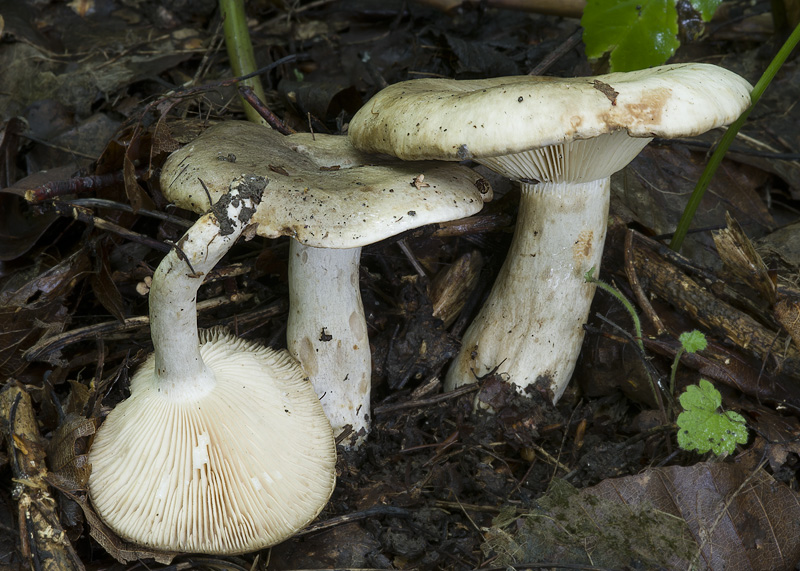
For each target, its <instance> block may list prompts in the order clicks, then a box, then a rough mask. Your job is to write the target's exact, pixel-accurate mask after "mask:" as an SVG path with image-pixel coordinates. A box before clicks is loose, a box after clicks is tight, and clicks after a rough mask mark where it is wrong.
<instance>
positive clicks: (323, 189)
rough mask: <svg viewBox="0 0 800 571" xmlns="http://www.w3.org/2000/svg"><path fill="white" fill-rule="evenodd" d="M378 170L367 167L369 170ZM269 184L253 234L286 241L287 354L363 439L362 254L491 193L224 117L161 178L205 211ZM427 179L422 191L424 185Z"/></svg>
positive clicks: (429, 166) (426, 169)
mask: <svg viewBox="0 0 800 571" xmlns="http://www.w3.org/2000/svg"><path fill="white" fill-rule="evenodd" d="M373 163H374V164H373ZM242 171H244V172H253V173H256V174H261V175H264V176H268V177H269V178H270V184H269V186H268V187H267V189H266V191H265V194H264V197H263V199H262V202H261V205H260V206H259V208H258V210H257V211H256V213H255V215H254V216H253V222H255V223H257V224H258V226H257V228H256V232H257V233H258V234H259V235H261V236H265V237H268V238H277V237H279V236H291V237H292V238H294V239H293V240H292V241H291V243H290V244H291V245H290V252H289V294H290V304H289V305H290V308H289V321H288V327H287V343H288V347H289V351H290V352H291V353H292V354H293V355H294V356H295V357H297V359H298V360H299V361H300V362H301V363H302V365H303V367H304V368H305V370H306V373H307V374H308V375H309V377H310V378H311V382H312V383H313V384H314V387H315V389H316V391H317V393H318V394H319V396H320V399H321V402H322V406H323V408H324V409H325V413H326V414H327V415H328V418H329V420H330V422H331V424H332V425H333V428H334V432H335V433H336V434H337V435H339V434H342V433H344V431H346V430H347V429H348V428H349V429H352V434H353V437H354V438H353V439H351V440H350V441H349V442H348V441H347V440H346V441H345V445H353V446H357V445H358V444H360V443H361V442H362V441H363V438H364V436H366V434H367V432H368V430H369V424H370V389H371V356H370V348H369V339H368V336H367V324H366V319H365V317H364V309H363V307H362V303H361V292H360V290H359V260H360V256H361V248H362V246H366V245H368V244H372V243H374V242H377V241H379V240H383V239H384V238H388V237H391V236H394V235H396V234H399V233H401V232H404V231H406V230H410V229H413V228H417V227H419V226H422V225H424V224H431V223H434V222H444V221H449V220H455V219H459V218H463V217H466V216H470V215H472V214H475V213H476V212H478V211H479V210H480V209H481V208H482V206H483V203H484V201H486V200H489V199H490V198H491V187H490V186H489V185H488V183H487V182H486V181H485V180H484V179H483V178H481V177H480V176H479V175H478V174H476V173H475V172H474V171H472V170H471V169H468V168H466V167H462V166H459V165H454V164H447V163H432V162H424V163H423V162H419V163H408V162H403V161H398V160H396V159H386V158H383V159H381V158H378V157H370V156H368V155H365V154H364V153H361V152H359V151H356V150H355V149H353V147H352V146H351V145H350V143H349V142H348V140H347V137H342V136H332V135H320V134H317V135H313V136H312V135H310V134H300V133H298V134H296V135H289V136H283V135H280V134H279V133H277V132H275V131H272V130H270V129H268V128H265V127H261V126H258V125H253V124H250V123H246V122H241V121H228V122H225V123H220V124H218V125H215V126H213V127H211V128H209V129H208V130H207V131H206V132H205V133H203V134H202V135H201V136H200V137H198V138H197V139H195V140H194V141H193V142H191V143H189V144H188V145H186V146H185V147H184V148H182V149H180V150H178V151H176V152H175V153H173V154H172V155H171V156H170V157H169V159H168V160H167V162H166V163H165V165H164V167H163V169H162V174H161V187H162V191H163V192H164V195H165V196H166V197H167V198H168V199H170V200H172V201H174V202H175V203H176V204H177V205H178V206H181V207H183V208H186V209H189V210H194V211H198V210H203V209H204V208H206V207H207V202H208V199H207V197H206V194H205V192H203V191H202V190H200V192H196V191H195V192H193V193H191V194H189V193H187V192H186V191H185V189H186V188H193V189H195V190H196V189H197V180H198V179H200V180H202V181H203V183H204V184H205V186H206V187H207V188H208V192H209V194H210V195H211V197H212V198H213V197H216V196H218V195H219V193H220V192H222V191H223V190H224V189H225V188H227V185H228V182H229V181H230V179H231V178H233V177H234V176H235V175H236V174H237V173H239V172H242ZM420 175H424V183H420V180H421V178H420Z"/></svg>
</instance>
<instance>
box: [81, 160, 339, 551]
mask: <svg viewBox="0 0 800 571" xmlns="http://www.w3.org/2000/svg"><path fill="white" fill-rule="evenodd" d="M264 185H265V180H264V178H263V177H255V176H242V177H239V178H237V179H236V180H233V182H232V183H231V184H230V191H229V193H227V194H224V195H223V196H222V197H221V198H220V200H219V201H218V202H217V203H216V204H215V205H214V207H213V208H212V210H211V212H209V213H208V214H206V215H204V216H203V217H201V218H200V219H199V220H198V221H197V222H196V223H195V224H194V225H193V226H192V227H191V228H190V229H189V230H188V231H187V232H186V234H185V235H184V236H183V238H181V240H180V241H179V242H178V244H177V245H176V248H175V249H174V250H173V251H172V252H170V253H169V254H167V256H166V257H165V258H164V259H163V261H162V262H161V263H160V264H159V266H158V269H157V270H156V272H155V275H154V276H153V283H152V288H151V290H150V323H151V332H152V337H153V349H154V353H153V354H152V355H151V356H150V357H149V358H148V359H147V361H146V362H145V363H144V364H143V365H142V366H141V367H140V368H139V369H138V370H137V371H136V374H135V375H134V376H133V378H132V380H131V396H130V397H129V398H128V399H127V400H125V401H123V402H122V403H120V404H119V405H117V406H116V407H115V408H114V409H113V410H112V411H111V413H110V414H109V415H108V417H107V418H106V420H105V422H104V423H103V424H102V426H101V427H100V428H99V430H98V431H97V435H96V436H95V439H94V442H93V444H92V448H91V450H90V452H89V461H90V462H91V465H92V471H91V476H90V478H89V495H90V497H91V500H92V503H93V505H94V507H95V509H96V511H97V512H98V514H99V515H100V517H101V518H102V519H103V520H104V521H105V522H106V523H107V524H108V525H109V527H111V528H112V529H113V530H114V531H115V532H116V533H117V534H119V535H120V536H121V537H123V538H124V539H127V540H130V541H132V542H134V543H137V544H141V545H146V546H148V547H150V548H152V549H158V550H166V551H187V552H195V553H216V554H234V553H244V552H248V551H254V550H257V549H261V548H264V547H268V546H270V545H274V544H276V543H278V542H280V541H282V540H284V539H285V538H287V537H289V536H290V535H292V534H293V533H294V532H296V531H297V530H298V529H300V528H301V527H303V526H304V525H306V524H307V523H308V522H310V521H311V520H312V519H313V518H315V517H316V516H317V514H318V513H319V512H320V510H321V509H322V508H323V506H324V505H325V504H326V503H327V501H328V498H329V497H330V494H331V492H332V491H333V487H334V483H335V470H334V468H335V462H336V449H335V444H334V440H333V434H332V431H331V427H330V424H329V423H328V421H327V419H326V418H325V415H324V413H323V411H322V407H321V406H320V404H319V400H318V399H317V395H316V394H315V392H314V389H313V387H312V386H311V384H310V383H309V381H308V379H307V378H305V377H304V374H303V371H302V368H301V367H300V365H299V364H298V363H297V361H295V360H294V359H293V358H292V357H291V356H290V355H288V354H287V353H286V352H285V351H274V350H272V349H268V348H266V347H262V346H259V345H256V344H254V343H251V342H248V341H244V340H240V339H237V338H235V337H233V336H232V335H230V334H229V333H226V332H224V331H222V330H212V331H204V332H198V330H197V308H196V295H197V289H198V288H199V287H200V285H201V283H202V281H203V277H204V276H205V275H206V274H207V273H208V272H209V271H210V270H211V269H212V268H213V267H214V266H215V265H216V263H217V262H218V261H219V260H220V259H221V258H222V256H223V255H224V254H225V252H227V251H228V249H229V248H230V246H231V245H232V244H233V243H234V242H235V241H236V239H237V238H238V236H239V235H240V234H241V233H242V231H243V230H244V228H245V226H246V225H247V224H248V221H249V219H250V216H251V215H252V213H253V211H254V209H255V205H256V204H258V201H259V199H260V197H261V194H262V192H263V189H264Z"/></svg>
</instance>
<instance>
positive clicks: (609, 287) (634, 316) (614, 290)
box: [583, 266, 658, 400]
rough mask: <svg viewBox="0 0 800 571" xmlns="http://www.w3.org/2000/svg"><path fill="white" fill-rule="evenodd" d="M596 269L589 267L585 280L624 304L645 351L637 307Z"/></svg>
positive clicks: (584, 275)
mask: <svg viewBox="0 0 800 571" xmlns="http://www.w3.org/2000/svg"><path fill="white" fill-rule="evenodd" d="M594 270H595V268H594V266H592V267H591V268H589V271H588V272H586V273H585V274H583V279H584V281H585V282H586V283H587V284H594V285H595V286H597V287H599V288H600V289H601V290H603V291H605V292H608V293H610V294H611V295H613V296H614V297H616V298H617V299H618V300H619V302H620V303H621V304H622V306H623V307H624V308H625V310H626V311H627V312H628V313H629V314H630V315H631V319H633V329H634V331H635V332H636V343H637V345H639V349H641V350H642V351H644V343H643V342H642V322H641V321H640V320H639V314H638V313H636V309H635V308H634V307H633V304H632V303H631V302H630V300H629V299H628V298H627V297H625V296H624V295H623V293H622V292H621V291H619V290H618V289H617V288H615V287H614V286H612V285H609V284H607V283H606V282H604V281H603V280H598V279H597V278H596V277H594ZM656 400H658V399H656Z"/></svg>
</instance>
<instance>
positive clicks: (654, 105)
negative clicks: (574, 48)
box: [349, 63, 752, 401]
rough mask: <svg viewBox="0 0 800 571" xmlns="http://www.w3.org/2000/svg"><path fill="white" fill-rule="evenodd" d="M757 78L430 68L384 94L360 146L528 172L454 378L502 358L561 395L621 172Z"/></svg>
mask: <svg viewBox="0 0 800 571" xmlns="http://www.w3.org/2000/svg"><path fill="white" fill-rule="evenodd" d="M751 90H752V87H751V86H750V84H749V83H747V81H745V80H744V79H742V78H741V77H739V76H738V75H736V74H734V73H732V72H730V71H727V70H725V69H723V68H721V67H717V66H714V65H708V64H694V63H688V64H674V65H667V66H662V67H657V68H653V69H647V70H641V71H634V72H628V73H612V74H607V75H602V76H597V77H579V78H572V79H562V78H550V77H533V76H521V77H497V78H491V79H484V80H463V81H459V80H447V79H416V80H411V81H406V82H402V83H398V84H395V85H391V86H389V87H387V88H386V89H383V90H382V91H380V92H379V93H378V94H376V95H375V96H374V97H373V98H372V99H371V100H370V101H368V102H367V103H366V105H364V107H362V108H361V109H360V110H359V111H358V112H357V113H356V115H355V116H354V117H353V120H352V121H351V122H350V128H349V137H350V140H351V141H352V142H353V146H355V147H356V148H358V149H361V150H363V151H366V152H377V153H386V154H389V155H392V156H396V157H399V158H401V159H405V160H423V159H438V160H449V161H463V160H466V159H473V160H475V161H477V162H479V163H482V164H484V165H486V166H488V167H489V168H491V169H493V170H495V171H497V172H498V173H500V174H503V175H505V176H507V177H510V178H512V179H514V180H517V181H519V182H520V184H521V187H522V198H521V202H520V208H519V215H518V218H517V223H516V229H515V232H514V238H513V240H512V245H511V249H510V250H509V252H508V256H507V257H506V260H505V263H504V264H503V267H502V269H501V270H500V273H499V275H498V277H497V280H496V281H495V284H494V286H493V288H492V291H491V293H490V294H489V298H488V299H487V301H486V303H485V304H484V305H483V307H482V309H481V311H480V312H479V314H478V316H477V317H476V318H475V319H474V321H473V322H472V324H471V325H470V327H469V328H468V330H467V332H466V333H465V335H464V337H463V339H462V347H461V351H460V353H459V354H458V356H457V357H456V359H455V361H454V362H453V364H452V366H451V368H450V370H449V372H448V374H447V378H446V382H445V389H453V388H455V387H457V386H460V385H463V384H467V383H474V382H476V379H477V378H479V377H481V376H483V375H485V374H487V373H489V372H491V371H497V372H499V373H501V374H504V375H506V376H507V378H508V379H509V381H511V382H513V383H515V384H516V385H517V387H518V388H519V389H520V390H524V389H525V388H526V387H528V386H531V385H535V386H537V387H538V388H539V389H540V390H543V391H546V392H547V393H548V394H549V396H550V398H551V399H552V400H553V401H556V400H558V398H559V397H560V396H561V394H562V393H563V391H564V389H565V388H566V385H567V383H568V381H569V379H570V377H571V376H572V371H573V369H574V366H575V361H576V359H577V356H578V353H579V351H580V347H581V342H582V339H583V325H584V323H585V322H586V319H587V317H588V313H589V307H590V304H591V301H592V298H593V296H594V289H595V287H594V285H592V284H586V283H585V282H584V279H583V276H584V274H585V273H586V271H588V270H589V269H590V268H592V267H598V266H599V263H600V256H601V253H602V248H603V241H604V239H605V233H606V221H607V216H608V204H609V189H610V180H609V177H610V176H611V175H612V174H613V173H614V172H617V171H618V170H620V169H622V168H623V167H625V165H627V164H628V163H629V162H630V161H631V160H633V159H634V157H636V155H637V154H638V153H639V152H640V151H641V149H642V148H644V146H645V145H647V143H648V142H649V141H650V140H651V139H652V138H653V137H665V138H670V137H678V136H693V135H698V134H700V133H703V132H705V131H707V130H709V129H712V128H714V127H718V126H721V125H726V124H728V123H730V122H732V121H734V120H735V119H736V118H737V117H738V116H739V115H740V114H741V113H742V112H743V111H744V110H745V109H746V108H747V106H748V105H749V103H750V96H749V94H750V91H751Z"/></svg>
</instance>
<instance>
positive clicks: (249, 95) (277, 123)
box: [239, 85, 297, 135]
mask: <svg viewBox="0 0 800 571" xmlns="http://www.w3.org/2000/svg"><path fill="white" fill-rule="evenodd" d="M239 95H241V96H242V98H243V99H244V100H245V101H247V102H248V103H249V104H250V106H251V107H252V108H253V109H255V110H256V111H257V112H258V114H259V115H260V116H261V118H262V119H264V121H266V122H267V123H268V124H269V126H270V127H272V128H273V129H275V130H276V131H277V132H278V133H280V134H281V135H291V134H292V133H296V132H297V131H295V130H294V129H292V128H291V127H289V126H288V125H287V124H286V123H284V122H283V121H282V120H281V118H280V117H278V116H277V115H275V113H273V112H272V111H270V110H269V107H267V106H266V105H264V102H263V101H261V100H260V99H259V98H258V96H257V95H256V92H255V91H253V88H252V87H250V86H249V85H240V86H239Z"/></svg>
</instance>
